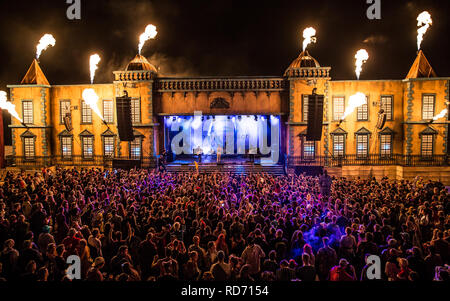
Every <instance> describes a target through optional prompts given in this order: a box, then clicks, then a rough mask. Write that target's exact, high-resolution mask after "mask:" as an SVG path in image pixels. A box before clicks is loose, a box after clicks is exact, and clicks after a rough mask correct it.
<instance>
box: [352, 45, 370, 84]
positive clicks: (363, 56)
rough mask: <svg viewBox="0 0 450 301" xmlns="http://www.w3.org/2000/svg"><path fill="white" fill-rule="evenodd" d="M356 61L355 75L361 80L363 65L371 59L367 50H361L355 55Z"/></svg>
mask: <svg viewBox="0 0 450 301" xmlns="http://www.w3.org/2000/svg"><path fill="white" fill-rule="evenodd" d="M355 59H356V63H355V65H356V69H355V73H356V77H357V78H358V79H359V76H360V75H361V71H362V65H363V64H364V63H365V62H366V61H367V60H368V59H369V54H368V53H367V51H366V50H365V49H360V50H358V52H357V53H356V54H355Z"/></svg>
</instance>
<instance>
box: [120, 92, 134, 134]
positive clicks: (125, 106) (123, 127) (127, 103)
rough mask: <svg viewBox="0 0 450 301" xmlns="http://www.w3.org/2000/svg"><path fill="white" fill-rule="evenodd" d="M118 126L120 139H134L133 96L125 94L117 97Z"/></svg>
mask: <svg viewBox="0 0 450 301" xmlns="http://www.w3.org/2000/svg"><path fill="white" fill-rule="evenodd" d="M116 112H117V128H118V131H119V139H120V141H133V140H134V134H133V125H132V123H131V98H130V97H128V93H127V91H125V95H124V96H121V97H116Z"/></svg>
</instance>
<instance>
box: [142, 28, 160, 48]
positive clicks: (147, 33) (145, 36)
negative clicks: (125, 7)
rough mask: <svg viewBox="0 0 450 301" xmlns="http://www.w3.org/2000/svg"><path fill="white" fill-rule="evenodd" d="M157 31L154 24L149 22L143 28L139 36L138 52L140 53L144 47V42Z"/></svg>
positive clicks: (151, 37)
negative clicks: (143, 30)
mask: <svg viewBox="0 0 450 301" xmlns="http://www.w3.org/2000/svg"><path fill="white" fill-rule="evenodd" d="M157 34H158V32H157V31H156V26H154V25H152V24H149V25H147V27H146V28H145V32H144V33H143V34H141V35H140V36H139V54H141V50H142V47H144V44H145V42H147V41H148V40H150V39H154V38H155V37H156V35H157Z"/></svg>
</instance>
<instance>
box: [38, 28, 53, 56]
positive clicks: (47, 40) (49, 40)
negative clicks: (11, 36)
mask: <svg viewBox="0 0 450 301" xmlns="http://www.w3.org/2000/svg"><path fill="white" fill-rule="evenodd" d="M55 43H56V40H55V38H54V37H53V36H52V35H51V34H48V33H46V34H45V35H43V36H42V38H41V39H40V40H39V44H38V45H37V46H36V59H37V60H39V57H40V56H41V54H42V51H44V50H45V49H47V48H48V47H49V46H52V47H53V46H55Z"/></svg>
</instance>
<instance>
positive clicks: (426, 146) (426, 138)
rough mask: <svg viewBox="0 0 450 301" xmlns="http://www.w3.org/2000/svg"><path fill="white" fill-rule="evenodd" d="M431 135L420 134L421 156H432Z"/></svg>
mask: <svg viewBox="0 0 450 301" xmlns="http://www.w3.org/2000/svg"><path fill="white" fill-rule="evenodd" d="M433 138H434V137H433V135H422V145H421V150H422V156H423V157H431V156H433Z"/></svg>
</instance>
